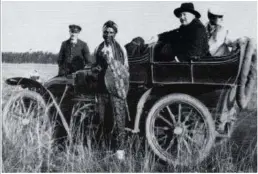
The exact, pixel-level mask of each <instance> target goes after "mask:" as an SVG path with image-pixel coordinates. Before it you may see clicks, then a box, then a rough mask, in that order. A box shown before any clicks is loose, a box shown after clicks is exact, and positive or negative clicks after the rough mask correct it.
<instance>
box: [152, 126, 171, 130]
mask: <svg viewBox="0 0 258 174" xmlns="http://www.w3.org/2000/svg"><path fill="white" fill-rule="evenodd" d="M154 128H155V129H162V130H169V127H167V126H164V127H161V126H155V127H154Z"/></svg>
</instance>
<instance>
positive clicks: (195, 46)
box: [158, 3, 209, 61]
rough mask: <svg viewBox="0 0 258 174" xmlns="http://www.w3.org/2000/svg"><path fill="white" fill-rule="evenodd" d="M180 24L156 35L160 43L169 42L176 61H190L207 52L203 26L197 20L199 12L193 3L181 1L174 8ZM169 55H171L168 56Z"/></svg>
mask: <svg viewBox="0 0 258 174" xmlns="http://www.w3.org/2000/svg"><path fill="white" fill-rule="evenodd" d="M174 14H175V16H176V17H177V18H178V19H179V20H180V23H181V26H180V27H179V28H177V29H175V30H172V31H169V32H164V33H161V34H159V35H158V40H159V42H161V43H169V47H170V48H171V49H170V50H171V51H172V53H171V54H172V56H176V58H177V60H178V61H190V60H191V59H195V58H197V57H202V56H206V55H207V54H208V53H209V47H208V38H207V33H206V29H205V26H204V25H203V24H202V22H201V21H200V20H199V18H200V17H201V15H200V13H199V12H198V11H196V10H195V9H194V5H193V3H182V4H181V6H180V7H179V8H177V9H175V10H174ZM170 57H171V56H170Z"/></svg>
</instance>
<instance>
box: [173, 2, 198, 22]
mask: <svg viewBox="0 0 258 174" xmlns="http://www.w3.org/2000/svg"><path fill="white" fill-rule="evenodd" d="M181 12H189V13H192V14H194V15H195V17H196V18H200V17H201V14H200V13H199V12H198V11H195V10H194V5H193V3H191V2H189V3H182V4H181V6H180V7H179V8H177V9H175V10H174V14H175V15H176V17H179V16H180V13H181Z"/></svg>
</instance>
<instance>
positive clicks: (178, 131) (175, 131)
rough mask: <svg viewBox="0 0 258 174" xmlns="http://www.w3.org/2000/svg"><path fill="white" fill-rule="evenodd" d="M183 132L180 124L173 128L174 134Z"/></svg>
mask: <svg viewBox="0 0 258 174" xmlns="http://www.w3.org/2000/svg"><path fill="white" fill-rule="evenodd" d="M182 133H183V128H182V127H180V126H177V127H176V128H175V129H174V134H176V135H181V134H182Z"/></svg>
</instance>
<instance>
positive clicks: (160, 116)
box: [158, 114, 173, 127]
mask: <svg viewBox="0 0 258 174" xmlns="http://www.w3.org/2000/svg"><path fill="white" fill-rule="evenodd" d="M158 118H160V119H161V120H163V121H164V122H165V123H167V124H168V125H169V126H171V127H173V125H172V123H171V122H170V121H168V120H167V119H166V118H164V117H163V116H162V115H160V114H158Z"/></svg>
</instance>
